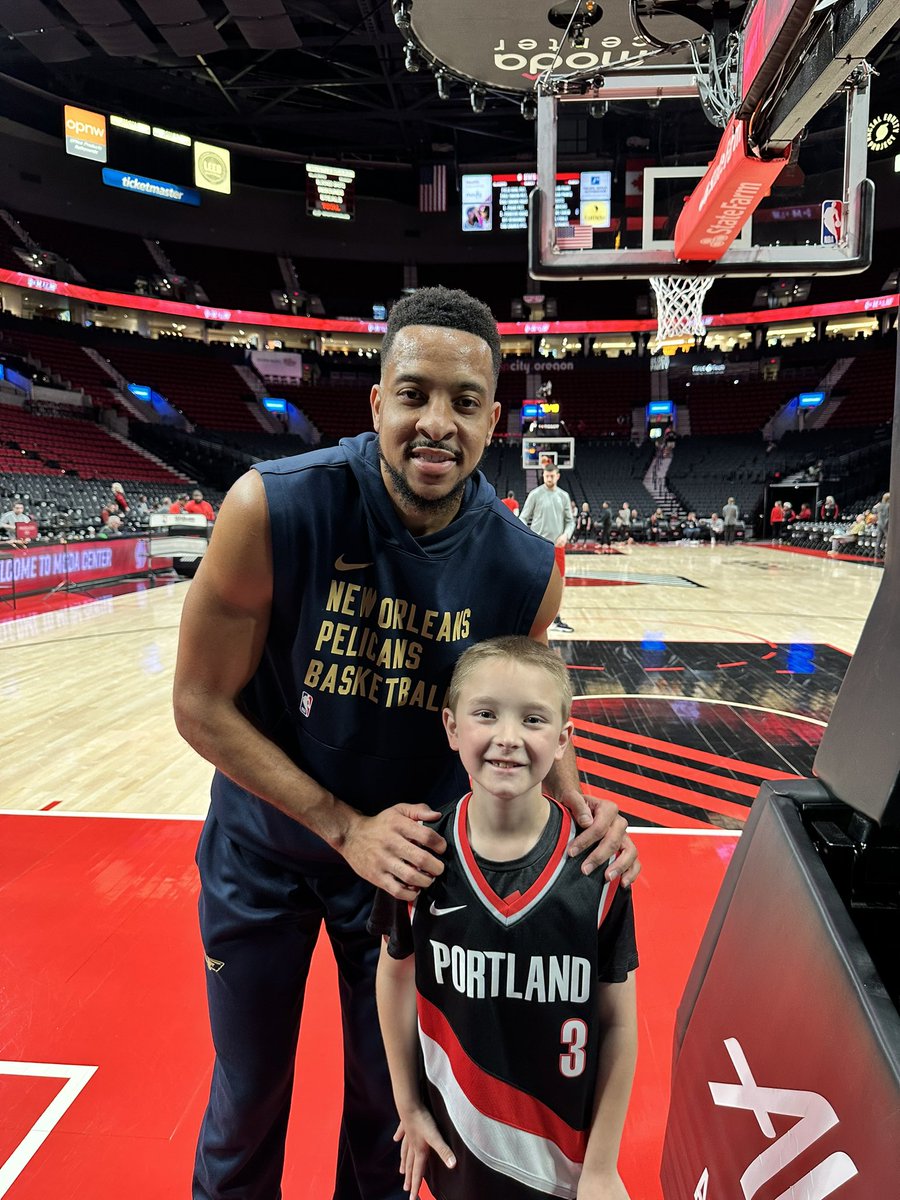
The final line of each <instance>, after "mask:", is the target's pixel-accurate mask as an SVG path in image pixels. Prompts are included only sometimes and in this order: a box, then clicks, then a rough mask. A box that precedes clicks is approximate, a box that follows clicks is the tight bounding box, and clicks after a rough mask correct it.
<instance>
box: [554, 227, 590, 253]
mask: <svg viewBox="0 0 900 1200" xmlns="http://www.w3.org/2000/svg"><path fill="white" fill-rule="evenodd" d="M556 244H557V246H559V248H560V250H590V249H591V248H592V247H593V245H594V229H593V226H591V225H557V227H556Z"/></svg>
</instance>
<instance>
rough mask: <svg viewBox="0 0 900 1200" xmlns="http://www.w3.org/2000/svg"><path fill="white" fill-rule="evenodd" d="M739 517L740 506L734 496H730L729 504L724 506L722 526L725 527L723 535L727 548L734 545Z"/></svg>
mask: <svg viewBox="0 0 900 1200" xmlns="http://www.w3.org/2000/svg"><path fill="white" fill-rule="evenodd" d="M739 516H740V513H739V512H738V506H737V505H736V504H735V502H734V496H729V497H728V503H727V504H725V505H723V506H722V524H723V526H724V529H723V531H722V535H723V538H724V541H725V545H726V546H733V545H734V537H735V534H736V533H737V523H738V517H739Z"/></svg>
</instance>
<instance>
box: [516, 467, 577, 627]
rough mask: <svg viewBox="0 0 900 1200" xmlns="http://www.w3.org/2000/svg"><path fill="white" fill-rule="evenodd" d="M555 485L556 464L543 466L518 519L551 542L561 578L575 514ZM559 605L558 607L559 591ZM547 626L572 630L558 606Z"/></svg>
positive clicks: (563, 574)
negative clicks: (540, 481) (542, 471)
mask: <svg viewBox="0 0 900 1200" xmlns="http://www.w3.org/2000/svg"><path fill="white" fill-rule="evenodd" d="M558 485H559V467H554V466H550V467H545V468H544V482H543V483H542V484H541V485H539V486H538V487H536V488H533V489H532V490H531V491H530V492H529V493H528V495H527V496H526V498H525V503H524V505H523V506H522V512H521V513H520V515H519V520H520V521H524V523H525V524H526V525H528V526H529V528H531V529H533V530H534V532H535V533H539V534H540V535H541V537H542V538H546V539H547V541H548V542H552V543H553V547H554V555H555V558H556V567H557V570H558V571H559V574H560V578H561V579H565V576H566V545H567V544H568V542H569V541H570V540H571V537H572V533H573V531H574V529H575V518H574V517H573V516H572V500H571V497H570V496H569V493H568V492H564V491H563V490H562V488H561V487H559V486H558ZM559 607H560V608H561V607H562V594H560V605H559ZM551 628H553V629H557V630H559V632H560V633H572V632H573V629H572V626H571V625H569V624H568V623H567V622H566V621H564V620H563V619H562V617H561V616H560V613H559V609H557V613H556V616H555V617H554V618H553V624H552V626H551Z"/></svg>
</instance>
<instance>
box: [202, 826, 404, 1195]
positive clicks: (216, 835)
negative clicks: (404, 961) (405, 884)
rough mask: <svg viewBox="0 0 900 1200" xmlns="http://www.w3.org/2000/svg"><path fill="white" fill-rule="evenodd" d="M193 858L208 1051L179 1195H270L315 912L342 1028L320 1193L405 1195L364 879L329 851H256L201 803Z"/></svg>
mask: <svg viewBox="0 0 900 1200" xmlns="http://www.w3.org/2000/svg"><path fill="white" fill-rule="evenodd" d="M197 865H198V867H199V868H200V879H201V883H202V891H201V895H200V931H201V935H202V938H203V946H204V950H205V952H206V956H207V968H208V969H207V973H206V984H207V997H208V1002H209V1014H210V1025H211V1027H212V1035H213V1042H214V1045H215V1049H216V1064H215V1069H214V1072H213V1078H212V1086H211V1089H210V1097H209V1106H208V1108H207V1110H206V1115H205V1117H204V1119H203V1126H202V1129H201V1131H200V1141H199V1145H198V1147H197V1159H196V1164H195V1168H194V1182H193V1192H192V1196H193V1200H280V1197H281V1176H282V1171H283V1166H284V1143H285V1136H286V1133H287V1124H288V1113H289V1109H290V1101H291V1088H292V1085H293V1079H294V1060H295V1056H296V1050H297V1037H298V1035H299V1032H300V1015H301V1012H302V1010H303V996H304V991H305V988H306V980H307V976H308V973H309V964H310V959H311V958H312V952H313V948H314V947H315V944H316V939H317V938H318V934H319V926H320V924H321V922H322V921H324V922H325V928H326V930H327V932H328V936H329V938H330V939H331V945H332V948H333V950H334V955H335V959H336V961H337V967H338V978H339V989H340V1001H341V1014H342V1024H343V1034H344V1109H343V1116H342V1121H341V1129H340V1140H339V1143H338V1163H337V1176H336V1183H335V1190H334V1200H407V1198H406V1193H405V1192H404V1191H403V1190H402V1187H401V1177H400V1175H399V1168H400V1157H399V1147H398V1146H397V1145H396V1144H395V1143H394V1142H393V1140H392V1137H393V1133H394V1130H395V1129H396V1127H397V1115H396V1111H395V1109H394V1104H393V1100H392V1098H391V1089H390V1079H389V1076H388V1070H387V1064H386V1062H385V1057H384V1048H383V1046H382V1042H381V1033H380V1030H379V1028H378V1017H377V1013H376V1009H375V966H376V963H377V961H378V952H379V945H378V941H377V939H376V938H373V937H372V936H371V934H368V933H367V932H366V920H367V919H368V916H369V912H370V909H371V906H372V897H373V889H372V886H371V885H370V884H368V883H366V882H365V881H364V880H362V879H360V878H359V877H358V876H357V875H355V874H354V873H353V871H351V870H350V868H349V867H348V866H347V865H346V863H344V862H343V861H340V860H339V861H337V862H335V863H329V862H316V863H312V864H309V865H308V866H307V865H306V864H304V866H303V874H301V873H300V870H299V869H298V870H296V871H293V870H290V869H289V868H287V867H284V866H282V865H281V864H279V863H275V862H272V861H270V860H269V859H266V858H262V857H260V856H259V855H256V854H253V853H251V852H250V851H248V850H246V849H244V848H243V847H241V846H239V845H237V844H236V843H235V842H233V841H231V839H230V838H228V837H226V836H225V834H224V833H223V832H222V830H221V828H220V827H219V825H218V823H217V822H216V821H215V819H214V818H212V817H210V818H209V819H208V820H207V822H206V825H205V826H204V829H203V834H202V836H201V839H200V845H199V847H198V850H197ZM219 964H222V965H221V966H219Z"/></svg>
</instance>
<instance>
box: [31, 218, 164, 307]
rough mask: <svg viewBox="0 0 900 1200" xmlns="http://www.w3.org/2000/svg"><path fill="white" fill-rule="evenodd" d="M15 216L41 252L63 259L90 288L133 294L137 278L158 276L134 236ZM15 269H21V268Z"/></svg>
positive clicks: (136, 237)
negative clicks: (49, 252)
mask: <svg viewBox="0 0 900 1200" xmlns="http://www.w3.org/2000/svg"><path fill="white" fill-rule="evenodd" d="M16 216H17V219H18V220H19V222H20V224H21V225H22V227H23V228H24V229H26V230H27V232H28V233H30V234H31V236H32V237H33V238H34V240H35V241H36V242H37V243H38V244H39V245H40V247H41V249H42V250H48V251H51V252H52V253H54V254H57V255H59V256H60V257H61V258H64V259H65V260H66V262H68V263H69V264H70V265H71V266H73V267H74V268H75V269H76V271H77V272H78V273H79V275H80V276H81V277H82V278H83V279H85V280H86V281H87V282H88V283H89V284H90V285H91V286H92V287H100V288H109V289H110V290H111V291H116V292H133V291H134V281H135V279H136V278H137V277H138V276H140V275H143V276H150V275H156V274H159V267H158V266H157V265H156V263H155V262H154V261H153V259H152V258H151V257H150V253H149V251H148V250H147V247H146V246H145V245H144V242H143V239H142V238H140V237H138V236H137V234H133V233H120V232H118V231H117V230H115V229H101V228H99V227H98V226H91V225H79V224H76V223H75V222H73V221H66V220H63V219H60V218H58V217H45V216H38V215H36V214H33V213H28V214H27V215H26V214H16ZM18 269H19V270H21V269H22V268H21V264H20V266H19V268H18Z"/></svg>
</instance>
